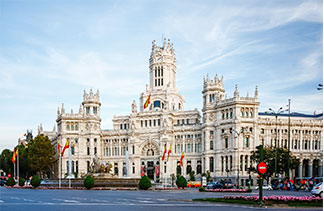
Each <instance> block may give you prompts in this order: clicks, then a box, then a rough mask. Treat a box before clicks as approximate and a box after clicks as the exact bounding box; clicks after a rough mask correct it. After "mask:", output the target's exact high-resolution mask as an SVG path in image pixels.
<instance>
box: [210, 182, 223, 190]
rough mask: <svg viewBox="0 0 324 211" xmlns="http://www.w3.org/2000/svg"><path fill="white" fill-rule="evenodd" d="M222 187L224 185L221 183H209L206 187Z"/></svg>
mask: <svg viewBox="0 0 324 211" xmlns="http://www.w3.org/2000/svg"><path fill="white" fill-rule="evenodd" d="M224 187H225V186H224V184H223V183H221V182H211V183H209V184H208V185H207V189H222V188H224Z"/></svg>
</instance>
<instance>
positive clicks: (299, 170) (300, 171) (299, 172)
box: [298, 165, 303, 177]
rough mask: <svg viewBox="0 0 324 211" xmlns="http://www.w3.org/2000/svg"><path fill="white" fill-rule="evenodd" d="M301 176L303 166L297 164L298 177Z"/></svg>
mask: <svg viewBox="0 0 324 211" xmlns="http://www.w3.org/2000/svg"><path fill="white" fill-rule="evenodd" d="M302 176H303V166H302V165H299V166H298V177H302Z"/></svg>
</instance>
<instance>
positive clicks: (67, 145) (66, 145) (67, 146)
mask: <svg viewBox="0 0 324 211" xmlns="http://www.w3.org/2000/svg"><path fill="white" fill-rule="evenodd" d="M69 146H70V139H69V138H68V139H67V140H66V143H65V146H64V148H63V151H62V157H63V155H64V152H65V150H66V149H67V148H69Z"/></svg>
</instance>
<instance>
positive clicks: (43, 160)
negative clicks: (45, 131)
mask: <svg viewBox="0 0 324 211" xmlns="http://www.w3.org/2000/svg"><path fill="white" fill-rule="evenodd" d="M54 155H55V149H54V146H53V145H52V144H51V141H50V140H49V138H48V137H47V136H43V135H39V136H36V137H35V138H34V140H32V141H30V142H29V143H28V162H29V166H30V168H31V170H32V171H33V172H37V173H39V174H40V175H41V176H42V175H45V174H47V173H49V172H50V169H51V167H52V165H53V164H54V162H55V157H54Z"/></svg>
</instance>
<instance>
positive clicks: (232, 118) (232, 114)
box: [231, 111, 233, 119]
mask: <svg viewBox="0 0 324 211" xmlns="http://www.w3.org/2000/svg"><path fill="white" fill-rule="evenodd" d="M231 119H233V111H231Z"/></svg>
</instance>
